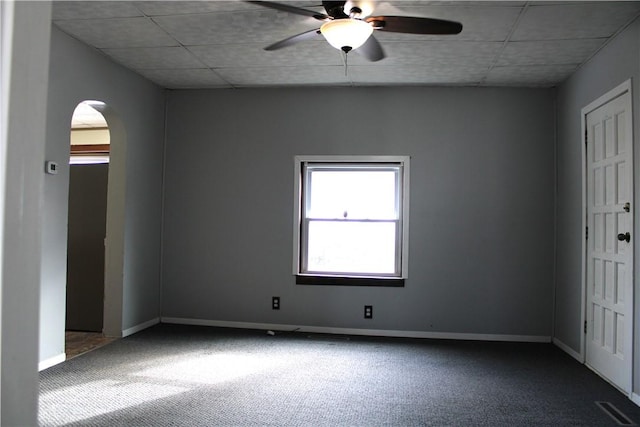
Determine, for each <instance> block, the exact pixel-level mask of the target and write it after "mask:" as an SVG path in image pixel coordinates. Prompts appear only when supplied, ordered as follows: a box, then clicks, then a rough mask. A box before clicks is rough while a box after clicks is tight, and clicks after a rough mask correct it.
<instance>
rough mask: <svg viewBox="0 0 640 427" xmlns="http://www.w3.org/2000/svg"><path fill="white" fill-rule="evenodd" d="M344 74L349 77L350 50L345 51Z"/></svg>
mask: <svg viewBox="0 0 640 427" xmlns="http://www.w3.org/2000/svg"><path fill="white" fill-rule="evenodd" d="M343 62H344V76H345V77H349V72H348V68H349V52H345V53H344V61H343Z"/></svg>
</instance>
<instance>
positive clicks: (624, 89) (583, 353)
mask: <svg viewBox="0 0 640 427" xmlns="http://www.w3.org/2000/svg"><path fill="white" fill-rule="evenodd" d="M625 93H629V105H628V106H629V116H630V119H631V120H630V124H629V128H630V136H631V152H630V153H629V155H630V157H631V162H632V170H631V176H632V179H631V183H630V186H631V188H629V191H630V193H631V194H634V182H633V181H634V179H633V177H634V176H635V175H634V174H635V165H633V163H634V158H633V145H634V144H633V142H634V135H633V100H632V92H631V79H628V80H626V81H624V82H623V83H621V84H620V85H618V86H616V87H615V88H613V89H611V90H610V91H608V92H607V93H605V94H604V95H602V96H600V97H599V98H597V99H596V100H594V101H592V102H590V103H589V104H587V105H586V106H585V107H583V108H582V110H581V113H580V120H581V134H580V139H581V140H580V145H581V147H582V233H581V236H582V252H581V253H582V266H581V270H582V295H581V301H582V310H581V316H580V359H579V360H580V362H581V363H583V364H586V358H587V342H586V339H585V337H586V334H585V332H584V325H585V322H586V320H587V309H588V307H587V257H588V247H587V235H586V232H587V231H586V230H587V225H588V222H587V221H588V219H587V174H588V170H587V169H588V168H587V141H586V135H587V115H588V114H589V113H591V112H592V111H594V110H596V109H598V108H599V107H601V106H603V105H605V104H607V103H608V102H610V101H612V100H613V99H615V98H618V97H620V96H622V95H624V94H625ZM634 195H635V194H634ZM634 205H635V200H634ZM634 208H635V206H632V213H633V216H632V221H633V231H635V220H634V219H633V218H635V210H634ZM634 237H635V236H634ZM633 242H635V239H634V240H633ZM632 245H633V252H634V256H633V257H631V261H630V262H631V266H630V267H631V275H630V276H631V292H632V294H631V295H630V296H629V299H630V301H631V306H632V307H633V306H634V304H633V301H634V294H635V279H634V276H633V267H634V266H633V264H634V258H635V248H636V245H635V243H632ZM634 321H635V313H634V310H633V308H632V310H631V322H629V323H630V325H631V331H630V333H629V335H630V336H625V339H631V345H630V348H631V354H630V355H629V358H628V360H627V364H628V371H629V375H630V376H631V387H630V390H629V393H628V396H629V398H631V396H632V395H633V360H634V354H633V348H634V342H633V338H634V329H635V328H634Z"/></svg>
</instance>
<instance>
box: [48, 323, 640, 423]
mask: <svg viewBox="0 0 640 427" xmlns="http://www.w3.org/2000/svg"><path fill="white" fill-rule="evenodd" d="M40 378H41V380H40V384H41V385H40V414H39V419H40V423H41V425H43V426H60V425H90V426H218V425H225V426H250V425H277V426H293V425H295V426H608V425H611V426H616V425H619V423H617V422H616V421H615V420H614V419H613V418H612V417H611V416H610V415H608V414H607V413H605V411H603V410H602V409H601V407H600V406H599V405H598V404H596V402H609V403H610V404H612V405H613V406H614V407H615V408H617V409H618V410H620V411H621V412H622V413H623V414H624V415H626V416H627V417H628V418H629V419H630V420H631V421H632V422H638V421H640V408H639V407H637V406H636V405H635V404H633V403H632V402H631V401H630V400H629V399H627V398H626V397H625V396H624V395H623V394H622V393H620V392H618V391H617V390H615V389H614V388H613V387H612V386H610V385H609V384H608V383H606V382H605V381H603V380H602V379H600V378H599V377H598V376H597V375H595V374H594V373H592V372H591V371H590V370H588V369H587V368H586V367H584V366H583V365H581V364H579V363H578V362H576V361H575V360H574V359H572V358H570V357H569V356H567V355H566V354H564V353H563V352H562V351H560V350H559V349H557V348H556V347H554V346H552V345H550V344H520V343H487V342H471V341H465V342H455V341H440V340H405V339H383V338H366V337H344V336H326V335H310V334H306V333H304V334H303V333H282V334H280V333H278V334H276V335H275V336H270V335H267V334H266V333H265V332H264V331H245V330H229V329H220V328H206V327H195V326H179V325H158V326H155V327H153V328H150V329H148V330H145V331H143V332H140V333H138V334H136V335H133V336H130V337H127V338H124V339H121V340H118V341H116V342H113V343H111V344H108V345H106V346H104V347H101V348H99V349H97V350H95V351H92V352H90V353H86V354H83V355H81V356H78V357H75V358H74V359H71V360H68V361H67V362H65V363H62V364H60V365H57V366H54V367H52V368H49V369H47V370H45V371H42V372H41V374H40Z"/></svg>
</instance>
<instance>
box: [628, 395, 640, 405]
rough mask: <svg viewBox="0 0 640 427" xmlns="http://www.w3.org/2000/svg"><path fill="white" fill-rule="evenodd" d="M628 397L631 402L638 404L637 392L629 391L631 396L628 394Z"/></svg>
mask: <svg viewBox="0 0 640 427" xmlns="http://www.w3.org/2000/svg"><path fill="white" fill-rule="evenodd" d="M629 398H630V399H631V401H632V402H633V403H635V404H636V405H638V406H640V395H639V394H636V393H631V396H629Z"/></svg>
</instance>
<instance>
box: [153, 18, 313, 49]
mask: <svg viewBox="0 0 640 427" xmlns="http://www.w3.org/2000/svg"><path fill="white" fill-rule="evenodd" d="M292 17H293V19H291V18H292ZM298 18H300V19H298ZM153 19H154V21H155V22H157V23H158V25H160V26H161V27H162V28H163V29H165V30H166V31H167V32H168V33H169V34H171V35H172V36H173V37H175V38H176V39H177V40H178V41H180V42H181V43H182V44H183V45H189V46H191V45H206V44H227V43H262V44H264V46H267V45H270V44H272V43H275V42H277V41H280V40H282V39H284V38H287V37H289V36H293V35H295V34H298V33H302V32H304V31H308V30H312V29H314V28H318V27H319V25H318V21H316V20H315V19H313V18H308V17H304V16H300V17H298V16H296V15H292V14H290V13H285V12H280V11H275V10H269V9H264V10H262V9H260V10H250V11H246V12H220V13H205V14H199V15H175V16H160V17H156V18H153Z"/></svg>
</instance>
